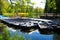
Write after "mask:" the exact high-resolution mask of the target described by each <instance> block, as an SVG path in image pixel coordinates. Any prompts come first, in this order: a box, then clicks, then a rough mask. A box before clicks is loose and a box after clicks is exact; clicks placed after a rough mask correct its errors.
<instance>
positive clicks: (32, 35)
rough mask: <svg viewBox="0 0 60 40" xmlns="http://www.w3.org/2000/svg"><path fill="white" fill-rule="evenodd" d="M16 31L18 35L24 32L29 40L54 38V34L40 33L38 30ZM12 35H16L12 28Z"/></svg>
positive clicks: (50, 39) (49, 39)
mask: <svg viewBox="0 0 60 40" xmlns="http://www.w3.org/2000/svg"><path fill="white" fill-rule="evenodd" d="M15 32H16V33H17V35H21V34H24V36H25V38H26V40H28V39H29V38H30V39H31V40H53V34H50V35H44V34H40V32H39V31H38V30H35V31H32V32H30V33H23V32H21V31H19V30H17V31H15ZM10 35H11V36H13V35H14V31H13V30H10Z"/></svg>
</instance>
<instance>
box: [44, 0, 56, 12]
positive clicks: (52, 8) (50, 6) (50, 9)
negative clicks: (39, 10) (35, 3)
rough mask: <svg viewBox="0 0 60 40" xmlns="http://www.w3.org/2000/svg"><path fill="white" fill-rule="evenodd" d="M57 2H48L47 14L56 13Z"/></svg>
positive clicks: (49, 0) (50, 0) (52, 0)
mask: <svg viewBox="0 0 60 40" xmlns="http://www.w3.org/2000/svg"><path fill="white" fill-rule="evenodd" d="M56 9H57V7H56V0H46V6H45V13H56Z"/></svg>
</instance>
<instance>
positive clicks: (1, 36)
mask: <svg viewBox="0 0 60 40" xmlns="http://www.w3.org/2000/svg"><path fill="white" fill-rule="evenodd" d="M0 26H1V27H0V40H25V38H24V36H23V34H22V35H17V33H15V34H14V36H11V35H10V31H9V30H8V29H7V28H6V26H5V25H3V24H1V23H0ZM1 30H2V31H1Z"/></svg>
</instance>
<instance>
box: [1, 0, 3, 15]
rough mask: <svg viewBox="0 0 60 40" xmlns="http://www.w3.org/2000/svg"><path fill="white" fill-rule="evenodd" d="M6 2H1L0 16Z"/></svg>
mask: <svg viewBox="0 0 60 40" xmlns="http://www.w3.org/2000/svg"><path fill="white" fill-rule="evenodd" d="M3 8H4V0H0V15H1V14H2V13H3Z"/></svg>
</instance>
